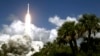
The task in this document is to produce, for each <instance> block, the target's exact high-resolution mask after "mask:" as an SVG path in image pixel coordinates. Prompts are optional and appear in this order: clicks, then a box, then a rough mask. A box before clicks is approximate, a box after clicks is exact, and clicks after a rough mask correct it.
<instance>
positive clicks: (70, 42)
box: [69, 40, 76, 56]
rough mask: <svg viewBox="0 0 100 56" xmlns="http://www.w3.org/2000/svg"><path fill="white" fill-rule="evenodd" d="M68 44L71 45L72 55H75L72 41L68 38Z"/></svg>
mask: <svg viewBox="0 0 100 56" xmlns="http://www.w3.org/2000/svg"><path fill="white" fill-rule="evenodd" d="M69 44H70V47H71V49H72V53H73V56H76V55H75V49H74V45H73V41H72V40H70V41H69Z"/></svg>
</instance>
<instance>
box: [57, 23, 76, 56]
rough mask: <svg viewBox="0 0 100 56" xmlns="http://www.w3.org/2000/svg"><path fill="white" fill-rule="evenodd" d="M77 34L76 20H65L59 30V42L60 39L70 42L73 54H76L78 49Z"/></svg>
mask: <svg viewBox="0 0 100 56" xmlns="http://www.w3.org/2000/svg"><path fill="white" fill-rule="evenodd" d="M76 35H77V30H76V25H75V22H65V23H64V24H63V25H62V26H61V27H60V28H59V30H58V42H59V41H60V40H62V42H65V43H67V42H68V43H69V44H70V47H71V49H72V52H73V55H75V52H76V50H77V42H76ZM60 42H61V41H60Z"/></svg>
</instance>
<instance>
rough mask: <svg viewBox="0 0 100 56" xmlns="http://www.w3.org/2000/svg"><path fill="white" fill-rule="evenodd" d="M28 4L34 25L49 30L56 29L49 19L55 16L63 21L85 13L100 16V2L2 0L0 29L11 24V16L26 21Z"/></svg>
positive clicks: (96, 0)
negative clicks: (28, 4)
mask: <svg viewBox="0 0 100 56" xmlns="http://www.w3.org/2000/svg"><path fill="white" fill-rule="evenodd" d="M27 3H30V11H31V16H32V21H33V22H32V23H33V24H35V25H36V26H38V27H44V28H47V29H51V28H53V27H55V26H54V25H53V24H51V23H50V22H48V19H49V18H50V17H54V16H55V15H57V16H59V17H61V18H62V19H66V17H67V16H71V17H77V16H78V15H80V14H84V13H93V14H96V15H97V16H100V0H0V27H2V25H3V24H10V23H11V21H10V19H9V16H10V15H15V16H16V17H18V18H19V19H21V20H24V18H25V14H26V10H27Z"/></svg>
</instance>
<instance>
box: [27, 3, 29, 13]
mask: <svg viewBox="0 0 100 56" xmlns="http://www.w3.org/2000/svg"><path fill="white" fill-rule="evenodd" d="M27 13H28V14H29V3H28V7H27Z"/></svg>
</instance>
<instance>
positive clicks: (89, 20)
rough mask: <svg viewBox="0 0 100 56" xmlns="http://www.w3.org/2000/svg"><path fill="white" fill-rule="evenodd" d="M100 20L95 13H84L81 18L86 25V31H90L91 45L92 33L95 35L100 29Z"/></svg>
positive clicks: (80, 21)
mask: <svg viewBox="0 0 100 56" xmlns="http://www.w3.org/2000/svg"><path fill="white" fill-rule="evenodd" d="M99 22H100V21H99V19H98V18H97V17H96V16H95V15H94V14H83V16H82V17H81V18H80V19H79V23H80V24H81V26H83V27H84V32H86V31H87V32H88V46H91V37H92V36H91V34H94V36H95V34H96V31H97V30H98V29H100V27H99ZM84 32H83V33H84Z"/></svg>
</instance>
